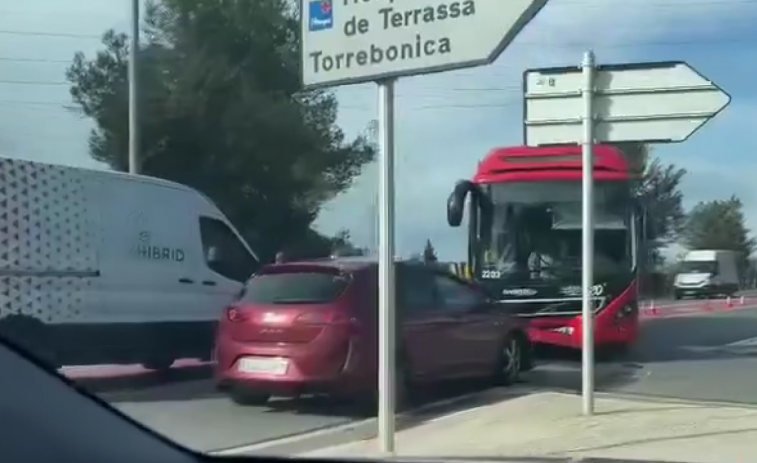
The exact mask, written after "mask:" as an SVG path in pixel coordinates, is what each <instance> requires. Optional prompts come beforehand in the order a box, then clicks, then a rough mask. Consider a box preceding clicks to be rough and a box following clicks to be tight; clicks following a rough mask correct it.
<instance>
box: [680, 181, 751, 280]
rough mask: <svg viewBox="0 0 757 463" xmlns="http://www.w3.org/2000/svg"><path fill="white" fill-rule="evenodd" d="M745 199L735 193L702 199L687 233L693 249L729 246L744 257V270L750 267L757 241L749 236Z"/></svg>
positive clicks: (684, 236)
mask: <svg viewBox="0 0 757 463" xmlns="http://www.w3.org/2000/svg"><path fill="white" fill-rule="evenodd" d="M749 234H750V231H749V229H748V228H747V226H746V222H745V220H744V211H743V204H742V202H741V200H740V199H739V198H738V197H736V196H735V195H734V196H731V197H730V198H729V199H726V200H715V201H706V202H699V203H698V204H697V205H696V206H694V207H693V208H692V210H691V212H690V213H689V217H688V220H687V222H686V228H685V230H684V233H683V239H684V243H685V244H686V247H688V248H689V249H726V250H730V251H736V252H738V253H739V256H740V269H741V270H742V271H745V270H746V269H747V268H748V264H749V257H750V256H751V254H752V252H754V250H755V246H757V241H755V239H754V238H753V237H751V236H749Z"/></svg>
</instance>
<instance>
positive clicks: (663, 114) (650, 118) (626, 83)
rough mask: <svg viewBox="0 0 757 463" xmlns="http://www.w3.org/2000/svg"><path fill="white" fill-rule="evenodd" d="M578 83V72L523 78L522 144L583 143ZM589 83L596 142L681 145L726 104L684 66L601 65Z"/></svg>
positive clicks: (532, 73)
mask: <svg viewBox="0 0 757 463" xmlns="http://www.w3.org/2000/svg"><path fill="white" fill-rule="evenodd" d="M583 79H584V77H583V76H582V73H581V69H580V68H578V67H569V68H552V69H531V70H527V71H526V72H525V73H524V78H523V81H524V83H523V85H524V92H525V103H526V104H525V115H524V125H525V128H524V133H525V138H526V140H525V141H526V144H527V145H529V146H540V145H550V144H568V143H579V142H580V141H581V140H582V139H583V127H582V122H583V114H584V100H583V99H582V96H581V95H582V94H581V91H582V88H583ZM594 84H595V85H594V94H593V98H594V103H593V108H594V115H595V120H594V121H595V127H594V139H595V142H597V143H602V142H611V143H618V142H649V143H672V142H682V141H684V140H686V139H687V138H688V137H689V136H691V135H692V134H693V133H694V132H695V131H696V130H697V129H699V128H700V127H702V126H703V125H704V124H705V123H707V121H709V120H710V119H712V118H713V117H714V116H715V115H717V114H718V112H720V111H721V110H723V108H725V107H726V106H728V103H730V101H731V97H730V96H729V95H728V94H727V93H726V92H724V91H723V90H722V89H721V88H720V87H718V86H717V85H715V84H714V83H712V82H711V81H710V80H708V79H707V78H705V77H704V76H702V75H701V74H699V73H698V72H697V71H696V70H694V69H693V68H692V67H691V66H689V65H688V64H686V63H684V62H664V63H634V64H620V65H600V66H597V68H596V73H595V77H594Z"/></svg>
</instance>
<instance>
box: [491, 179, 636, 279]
mask: <svg viewBox="0 0 757 463" xmlns="http://www.w3.org/2000/svg"><path fill="white" fill-rule="evenodd" d="M485 191H486V192H487V193H488V195H489V197H490V198H491V200H492V202H493V206H494V208H493V218H492V229H491V231H490V233H482V236H483V237H484V239H483V240H482V242H481V250H482V255H483V265H482V268H483V269H485V270H487V271H486V272H484V275H486V276H489V277H492V276H493V277H496V278H505V279H507V278H513V279H518V280H549V279H558V278H562V277H566V276H570V275H575V274H576V273H580V268H581V229H582V227H581V182H575V181H573V182H567V181H566V182H542V181H540V182H523V183H504V184H493V185H487V186H486V187H485ZM594 195H595V205H596V206H595V212H594V214H595V215H594V218H595V223H596V225H595V227H596V228H595V232H594V243H595V245H594V253H595V256H594V257H595V264H594V265H595V272H596V273H597V274H599V275H607V274H617V273H619V272H627V271H629V270H630V269H631V266H632V262H631V235H630V233H631V232H630V220H631V216H632V211H633V208H632V207H631V204H630V194H629V191H628V185H627V184H626V183H602V182H598V183H597V184H596V185H595V187H594Z"/></svg>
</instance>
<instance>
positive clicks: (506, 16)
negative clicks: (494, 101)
mask: <svg viewBox="0 0 757 463" xmlns="http://www.w3.org/2000/svg"><path fill="white" fill-rule="evenodd" d="M301 1H302V10H301V11H302V15H301V16H302V45H301V51H302V81H303V84H304V85H305V87H316V86H326V85H337V84H350V83H357V82H365V81H372V80H377V79H380V78H386V77H400V76H408V75H413V74H425V73H431V72H440V71H447V70H451V69H460V68H465V67H473V66H479V65H483V64H488V63H490V62H492V61H494V60H495V59H496V58H497V56H499V54H500V53H501V52H502V50H504V49H505V47H507V45H508V44H509V43H510V42H512V40H513V39H514V38H515V36H516V35H517V34H518V32H520V30H521V29H523V27H524V26H525V25H526V24H527V23H528V22H529V21H530V20H531V18H533V17H534V16H535V15H536V13H538V12H539V10H540V9H541V8H542V7H543V6H544V5H545V4H546V3H547V1H548V0H301Z"/></svg>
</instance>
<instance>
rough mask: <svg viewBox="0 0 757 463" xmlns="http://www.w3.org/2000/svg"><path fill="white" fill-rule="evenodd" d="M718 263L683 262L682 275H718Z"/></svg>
mask: <svg viewBox="0 0 757 463" xmlns="http://www.w3.org/2000/svg"><path fill="white" fill-rule="evenodd" d="M717 269H718V263H717V262H715V261H704V260H702V261H693V260H687V261H683V262H681V269H680V273H713V274H714V273H717Z"/></svg>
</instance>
